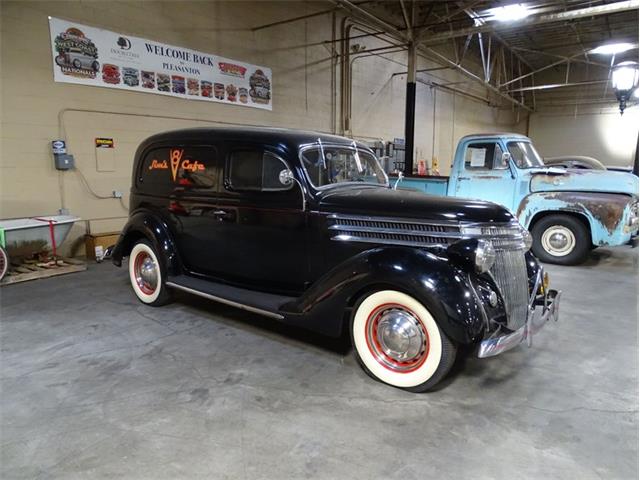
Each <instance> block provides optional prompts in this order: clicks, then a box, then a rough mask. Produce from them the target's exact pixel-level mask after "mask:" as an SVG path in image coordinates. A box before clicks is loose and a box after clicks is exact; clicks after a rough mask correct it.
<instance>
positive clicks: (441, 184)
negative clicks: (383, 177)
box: [389, 175, 449, 196]
mask: <svg viewBox="0 0 640 480" xmlns="http://www.w3.org/2000/svg"><path fill="white" fill-rule="evenodd" d="M397 179H398V176H397V175H389V183H390V184H391V185H393V184H394V183H395V182H396V180H397ZM448 186H449V177H439V176H435V175H434V176H429V175H411V176H407V177H404V178H403V179H402V181H401V182H400V183H399V184H398V189H401V190H418V191H420V192H423V193H428V194H430V195H441V196H446V195H447V187H448Z"/></svg>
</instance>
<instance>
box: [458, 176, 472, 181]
mask: <svg viewBox="0 0 640 480" xmlns="http://www.w3.org/2000/svg"><path fill="white" fill-rule="evenodd" d="M458 180H471V178H469V177H458Z"/></svg>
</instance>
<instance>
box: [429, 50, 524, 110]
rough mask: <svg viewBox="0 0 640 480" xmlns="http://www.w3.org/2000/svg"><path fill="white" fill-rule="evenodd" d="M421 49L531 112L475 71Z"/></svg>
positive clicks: (436, 53)
mask: <svg viewBox="0 0 640 480" xmlns="http://www.w3.org/2000/svg"><path fill="white" fill-rule="evenodd" d="M421 50H425V51H426V52H427V53H430V54H432V55H435V56H436V57H438V58H440V59H441V60H442V61H444V62H446V63H448V64H449V65H451V66H452V67H454V68H456V69H457V70H459V71H460V72H462V73H463V74H464V75H466V76H468V77H469V78H472V79H474V80H476V81H478V82H480V83H482V84H483V85H484V86H485V87H486V88H488V89H489V90H491V91H492V92H493V93H495V94H497V95H499V96H500V97H502V98H504V99H506V100H509V101H510V102H511V103H513V104H514V105H517V106H519V107H522V108H524V109H525V110H527V111H529V112H532V111H533V110H532V109H531V107H529V106H527V105H525V104H524V103H522V102H521V101H519V100H516V99H515V98H513V97H512V96H510V95H508V94H506V93H505V92H503V91H501V90H499V89H498V88H497V87H494V86H493V85H491V84H490V83H488V82H485V81H484V80H483V79H482V78H480V77H478V76H477V75H476V74H475V73H473V72H470V71H469V70H467V69H466V68H464V67H462V66H461V65H457V64H456V63H455V62H453V61H451V60H449V59H448V58H447V57H445V56H444V55H442V54H440V53H438V52H436V51H435V50H433V49H431V48H426V49H421Z"/></svg>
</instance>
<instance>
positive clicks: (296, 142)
mask: <svg viewBox="0 0 640 480" xmlns="http://www.w3.org/2000/svg"><path fill="white" fill-rule="evenodd" d="M318 139H320V140H322V141H323V142H326V143H333V144H339V145H350V144H351V143H352V142H353V141H354V140H352V139H349V138H345V137H341V136H338V135H331V134H328V133H321V132H314V131H309V130H294V129H289V128H273V127H201V128H185V129H180V130H170V131H167V132H162V133H158V134H156V135H153V136H151V137H149V138H147V139H146V140H145V141H144V142H143V143H142V144H141V145H140V150H139V151H141V150H144V149H146V148H147V147H149V146H151V145H153V144H156V143H174V142H185V141H189V142H203V143H206V142H208V141H212V140H235V141H243V140H247V141H254V142H259V143H260V142H264V143H269V144H276V145H277V144H279V145H281V146H283V147H285V148H286V149H292V150H297V148H298V146H300V145H304V144H307V143H314V142H317V141H318ZM356 144H357V145H358V146H359V147H361V148H369V147H368V146H367V145H366V144H364V143H362V142H357V141H356Z"/></svg>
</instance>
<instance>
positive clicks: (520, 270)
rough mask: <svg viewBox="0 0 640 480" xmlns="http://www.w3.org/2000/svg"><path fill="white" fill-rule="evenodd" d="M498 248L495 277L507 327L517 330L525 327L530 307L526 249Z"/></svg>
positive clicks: (492, 270) (493, 269)
mask: <svg viewBox="0 0 640 480" xmlns="http://www.w3.org/2000/svg"><path fill="white" fill-rule="evenodd" d="M494 247H495V248H496V261H495V263H494V264H493V267H491V270H490V273H491V275H492V276H493V279H494V280H495V282H496V284H497V285H498V288H499V289H500V293H501V294H502V298H503V299H504V301H505V307H506V310H507V327H509V328H510V329H512V330H516V329H518V328H520V327H521V326H522V325H524V323H525V320H526V318H527V308H528V305H529V287H528V284H529V278H528V276H527V264H526V260H525V258H524V249H521V248H516V249H504V248H500V247H498V246H496V245H494Z"/></svg>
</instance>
